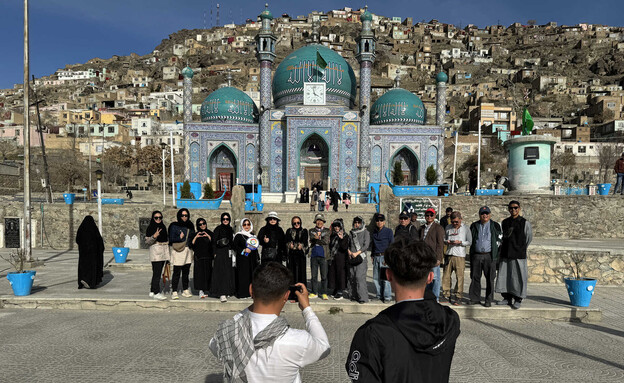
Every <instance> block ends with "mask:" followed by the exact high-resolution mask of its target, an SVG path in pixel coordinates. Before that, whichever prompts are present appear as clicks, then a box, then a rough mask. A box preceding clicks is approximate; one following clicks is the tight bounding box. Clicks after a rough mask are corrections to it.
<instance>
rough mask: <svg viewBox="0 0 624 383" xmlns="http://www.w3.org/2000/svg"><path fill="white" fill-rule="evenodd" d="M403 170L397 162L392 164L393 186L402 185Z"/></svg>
mask: <svg viewBox="0 0 624 383" xmlns="http://www.w3.org/2000/svg"><path fill="white" fill-rule="evenodd" d="M403 181H404V180H403V169H402V168H401V163H400V162H399V161H397V162H395V163H394V169H393V170H392V183H393V184H395V185H403Z"/></svg>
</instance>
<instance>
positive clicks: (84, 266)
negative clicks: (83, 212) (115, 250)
mask: <svg viewBox="0 0 624 383" xmlns="http://www.w3.org/2000/svg"><path fill="white" fill-rule="evenodd" d="M76 243H77V244H78V288H79V289H82V288H83V287H86V288H92V289H94V288H95V287H96V286H97V285H98V284H99V283H100V282H102V276H103V275H104V240H103V239H102V236H101V235H100V231H99V230H98V227H97V225H96V224H95V220H94V219H93V217H92V216H90V215H88V216H86V217H85V218H84V220H83V221H82V223H81V224H80V227H78V231H77V232H76Z"/></svg>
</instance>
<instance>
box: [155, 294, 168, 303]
mask: <svg viewBox="0 0 624 383" xmlns="http://www.w3.org/2000/svg"><path fill="white" fill-rule="evenodd" d="M153 298H154V299H156V300H159V301H164V300H166V299H167V297H166V296H164V295H162V294H161V293H158V294H154V296H153Z"/></svg>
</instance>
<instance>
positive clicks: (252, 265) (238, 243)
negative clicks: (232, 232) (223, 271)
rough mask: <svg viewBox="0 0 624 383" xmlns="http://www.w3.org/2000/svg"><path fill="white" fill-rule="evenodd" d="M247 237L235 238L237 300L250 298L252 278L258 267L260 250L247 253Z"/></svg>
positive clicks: (238, 235) (239, 235)
mask: <svg viewBox="0 0 624 383" xmlns="http://www.w3.org/2000/svg"><path fill="white" fill-rule="evenodd" d="M246 248H247V237H245V236H244V235H242V234H236V236H235V237H234V251H235V252H236V298H248V297H250V296H251V295H249V285H250V284H251V277H252V276H253V272H254V270H255V269H256V266H258V260H259V256H258V250H252V251H251V252H250V253H245V252H244V251H245V249H246Z"/></svg>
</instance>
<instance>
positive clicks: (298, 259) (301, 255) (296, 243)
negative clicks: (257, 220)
mask: <svg viewBox="0 0 624 383" xmlns="http://www.w3.org/2000/svg"><path fill="white" fill-rule="evenodd" d="M290 224H291V226H292V227H291V228H290V229H288V230H286V250H287V251H288V268H289V269H290V271H291V272H292V273H293V279H294V284H296V283H303V284H304V285H306V284H307V283H306V282H307V281H306V254H307V252H308V230H307V229H304V228H303V227H302V226H303V225H302V223H301V218H300V217H298V216H294V217H292V219H291V220H290Z"/></svg>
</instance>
